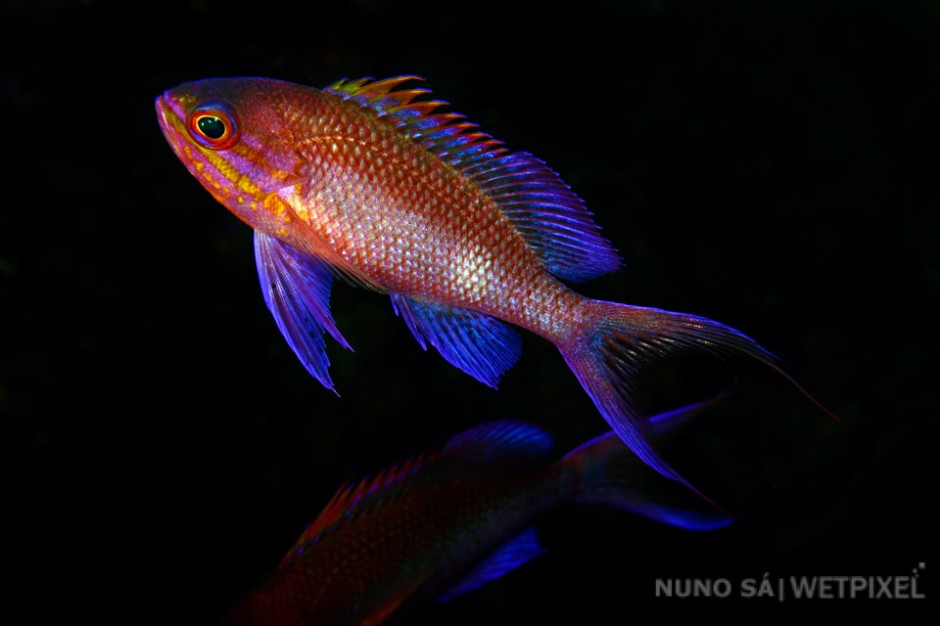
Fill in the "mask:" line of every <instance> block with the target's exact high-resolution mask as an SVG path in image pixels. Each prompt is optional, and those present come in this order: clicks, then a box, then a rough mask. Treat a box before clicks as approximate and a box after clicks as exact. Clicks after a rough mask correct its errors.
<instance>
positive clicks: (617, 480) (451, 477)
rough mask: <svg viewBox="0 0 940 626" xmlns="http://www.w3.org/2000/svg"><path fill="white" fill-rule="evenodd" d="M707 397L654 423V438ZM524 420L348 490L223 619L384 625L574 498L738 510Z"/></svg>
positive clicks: (510, 557) (526, 535) (527, 536)
mask: <svg viewBox="0 0 940 626" xmlns="http://www.w3.org/2000/svg"><path fill="white" fill-rule="evenodd" d="M705 404H706V403H702V404H699V405H692V406H690V407H685V408H683V409H680V410H678V411H675V412H672V413H670V414H668V415H664V416H662V417H659V418H656V419H654V421H653V422H652V424H653V428H654V434H657V435H658V434H660V433H662V432H666V431H667V430H669V429H671V428H672V427H674V426H675V425H676V424H677V423H680V422H681V421H683V420H684V419H686V418H687V417H689V416H690V415H691V414H693V413H694V412H696V411H697V410H699V409H700V408H702V406H704V405H705ZM551 446H552V443H551V437H550V436H549V435H548V434H547V433H545V432H544V431H542V430H540V429H538V428H536V427H534V426H531V425H528V424H526V423H523V422H514V421H501V422H491V423H488V424H483V425H481V426H478V427H476V428H474V429H471V430H469V431H467V432H465V433H463V434H461V435H457V436H456V437H454V438H452V439H451V440H450V441H449V442H447V444H445V445H444V446H442V447H441V448H439V449H437V450H435V451H433V452H430V453H427V454H423V455H419V456H416V457H414V458H411V459H409V460H407V461H405V462H403V463H400V464H398V465H396V466H393V467H390V468H388V469H386V470H384V471H382V472H380V473H378V474H377V475H375V476H374V477H373V478H370V479H366V480H363V481H362V482H359V483H353V484H349V485H348V486H346V487H344V488H341V489H340V490H339V491H338V492H337V493H336V495H335V496H334V497H333V499H332V500H331V501H330V503H329V504H328V505H327V506H326V508H325V509H324V511H323V512H322V513H321V514H320V516H319V517H318V518H317V519H316V520H315V521H314V522H313V523H312V524H310V525H309V526H308V527H307V528H306V530H305V531H304V532H303V534H302V535H301V536H300V538H299V539H298V540H297V542H296V543H295V544H294V546H293V547H292V548H291V549H290V550H289V551H288V553H287V554H286V556H285V557H284V558H283V560H282V561H281V563H280V565H279V567H278V569H277V570H276V571H275V573H274V574H272V575H271V576H270V577H269V579H268V580H266V581H265V582H264V583H263V584H262V585H261V586H260V587H258V588H257V589H256V590H255V591H253V592H252V593H251V594H249V596H248V597H247V598H246V599H245V600H244V601H243V602H241V603H240V604H239V605H237V606H236V607H235V609H234V610H233V611H232V612H231V614H230V615H229V616H228V618H227V621H225V622H224V623H225V624H226V625H227V626H249V625H254V626H260V625H268V626H286V625H292V626H301V625H305V624H317V625H318V626H340V625H352V624H380V623H383V622H384V621H385V620H387V619H388V618H391V617H393V616H394V617H401V616H402V614H404V613H406V612H407V611H408V610H410V609H413V608H414V607H416V606H418V605H420V604H422V603H423V602H427V601H431V600H438V601H444V600H447V599H450V598H452V597H454V596H456V595H460V594H462V593H465V592H468V591H471V590H473V589H475V588H477V587H479V586H481V585H483V584H485V583H486V582H488V581H490V580H493V579H495V578H498V577H500V576H502V575H503V574H505V573H507V572H509V571H511V570H513V569H515V568H516V567H518V566H520V565H522V564H523V563H526V562H527V561H529V560H530V559H532V558H534V557H536V556H538V555H539V554H541V553H542V552H543V551H544V548H543V547H542V546H541V545H540V543H539V540H538V535H537V533H536V531H535V528H534V526H533V524H534V523H535V521H536V520H537V519H538V518H539V517H540V516H541V515H543V514H544V513H545V512H547V511H549V510H551V509H554V508H556V507H559V506H562V505H566V504H570V503H579V502H580V503H594V504H605V505H610V506H615V507H619V508H622V509H624V510H627V511H630V512H633V513H637V514H640V515H643V516H646V517H648V518H650V519H653V520H656V521H659V522H662V523H665V524H669V525H672V526H676V527H681V528H686V529H693V530H711V529H715V528H720V527H722V526H725V525H727V524H728V523H730V521H731V518H730V517H728V516H725V515H721V514H718V513H715V512H713V511H712V510H710V511H708V512H700V511H698V510H696V509H695V508H694V507H693V506H690V507H688V508H686V507H685V502H684V500H690V501H691V502H692V503H694V504H695V505H701V501H699V500H698V499H697V498H695V497H694V496H692V495H691V494H690V492H689V491H688V490H686V489H684V488H682V487H680V486H679V485H677V484H676V483H673V482H670V481H668V480H665V479H663V478H662V477H661V476H659V475H658V474H656V473H655V472H653V471H651V470H650V469H649V468H647V467H645V466H644V465H643V464H642V463H640V462H639V461H638V459H637V458H636V456H635V455H633V454H632V453H631V452H630V450H629V448H627V447H626V446H625V445H624V444H623V443H622V442H621V441H620V439H619V438H618V437H617V435H616V434H615V433H613V432H611V431H608V432H607V434H605V435H601V436H599V437H597V438H595V439H593V440H591V441H589V442H587V443H585V444H583V445H582V446H579V447H578V448H576V449H575V450H573V451H571V452H569V453H568V454H567V455H565V456H564V457H562V458H561V459H559V460H554V459H553V457H552V453H551Z"/></svg>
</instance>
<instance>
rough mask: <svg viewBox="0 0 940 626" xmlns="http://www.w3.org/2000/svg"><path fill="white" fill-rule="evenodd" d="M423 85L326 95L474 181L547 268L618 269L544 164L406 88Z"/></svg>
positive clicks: (350, 84) (367, 82)
mask: <svg viewBox="0 0 940 626" xmlns="http://www.w3.org/2000/svg"><path fill="white" fill-rule="evenodd" d="M410 80H422V79H421V78H419V77H418V76H397V77H394V78H388V79H385V80H380V81H373V79H371V78H360V79H357V80H353V81H348V80H345V79H343V80H340V81H337V82H335V83H333V84H332V85H330V86H329V87H327V88H326V91H328V92H330V93H333V94H336V95H338V96H340V97H342V98H344V99H346V100H350V101H352V102H355V103H356V104H358V105H360V106H362V107H365V108H368V109H371V110H372V111H374V112H375V113H376V114H377V115H378V116H379V117H382V118H384V119H386V120H388V121H389V122H390V123H391V124H392V125H393V126H394V127H395V128H396V130H397V131H398V132H399V133H401V135H402V136H403V137H405V138H406V139H409V140H412V141H415V142H417V143H418V144H420V145H421V146H422V147H424V148H425V149H427V150H429V151H430V152H432V153H434V154H436V155H437V156H438V157H440V158H441V159H442V160H443V161H445V162H446V163H448V164H450V165H451V166H452V167H453V168H455V169H456V170H458V171H460V172H461V173H462V174H463V175H465V176H467V177H468V178H470V179H471V180H473V181H474V182H475V183H476V184H477V185H479V187H480V189H481V190H482V191H483V192H484V193H485V194H486V195H487V196H488V197H489V198H490V199H492V200H493V201H494V202H496V203H497V204H498V205H499V207H500V208H501V209H502V210H503V212H504V213H505V215H506V216H507V217H508V218H509V219H510V220H512V222H513V224H515V226H516V228H517V229H518V230H519V232H520V233H521V234H522V236H523V237H524V238H525V239H526V241H527V242H528V243H529V245H530V246H531V247H532V248H533V250H535V252H536V253H537V254H538V256H539V258H540V259H541V260H542V262H543V263H544V264H545V267H546V269H547V270H548V271H549V272H551V273H553V274H555V275H556V276H558V277H560V278H564V279H567V280H570V281H573V282H578V281H581V280H587V279H589V278H595V277H597V276H600V275H602V274H606V273H607V272H610V271H612V270H615V269H617V268H618V267H619V266H620V258H619V257H618V255H617V252H616V251H615V250H614V248H613V247H612V246H611V245H610V243H609V242H608V241H607V239H605V238H604V237H603V236H602V235H601V233H600V228H599V227H598V226H597V225H596V224H595V223H594V220H593V218H592V216H591V213H590V212H589V211H588V210H587V208H586V207H585V206H584V203H583V202H582V201H581V199H580V198H579V197H578V196H577V195H576V194H575V193H574V192H573V191H571V189H570V188H569V187H568V185H566V184H565V183H564V182H563V181H562V180H561V178H559V177H558V174H556V173H555V172H554V171H552V170H551V169H550V168H549V167H548V166H547V165H545V163H544V162H543V161H541V160H539V159H537V158H535V157H533V156H532V155H531V154H528V153H525V152H509V151H508V150H507V149H506V148H504V147H503V144H502V142H501V141H498V140H496V139H494V138H493V137H491V136H490V135H488V134H486V133H482V132H478V131H475V130H474V129H476V128H477V125H476V124H473V123H471V122H468V121H466V119H465V117H464V116H463V115H461V114H459V113H435V111H436V110H437V109H438V108H439V107H441V106H444V105H446V104H447V103H446V102H444V101H442V100H419V101H417V102H416V101H414V100H415V98H417V97H418V96H423V95H426V94H429V93H430V91H428V90H427V89H401V90H397V91H396V88H397V87H399V86H400V85H401V84H402V83H405V82H407V81H410Z"/></svg>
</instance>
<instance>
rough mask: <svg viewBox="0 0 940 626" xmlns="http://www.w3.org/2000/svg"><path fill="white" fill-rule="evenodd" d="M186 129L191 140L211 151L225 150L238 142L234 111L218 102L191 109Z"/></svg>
mask: <svg viewBox="0 0 940 626" xmlns="http://www.w3.org/2000/svg"><path fill="white" fill-rule="evenodd" d="M187 127H188V128H189V134H190V135H192V137H193V139H195V140H196V141H197V142H199V143H200V144H201V145H203V146H205V147H207V148H211V149H213V150H225V149H226V148H230V147H231V146H232V145H234V144H235V142H236V141H238V122H237V121H236V119H235V111H233V110H232V107H231V106H229V105H228V104H227V103H225V102H221V101H218V100H215V101H212V102H204V103H202V104H200V105H199V106H197V107H196V108H195V109H193V111H192V113H190V114H189V121H188V123H187Z"/></svg>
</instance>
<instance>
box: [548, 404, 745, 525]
mask: <svg viewBox="0 0 940 626" xmlns="http://www.w3.org/2000/svg"><path fill="white" fill-rule="evenodd" d="M722 397H724V396H723V395H720V396H717V397H716V398H713V399H711V400H706V401H704V402H699V403H697V404H691V405H688V406H685V407H682V408H680V409H676V410H675V411H669V412H668V413H663V414H661V415H657V416H654V417H652V418H650V420H649V422H650V423H651V425H652V430H651V434H652V435H653V436H654V437H655V438H657V439H660V438H662V436H663V435H664V434H666V433H667V432H668V431H669V430H671V429H672V428H673V427H675V426H677V425H679V424H681V423H683V422H684V421H686V420H687V419H688V418H690V417H691V416H692V415H694V414H696V413H698V412H699V411H701V410H703V409H704V408H706V407H708V406H711V405H712V404H714V403H715V402H717V401H719V400H720V399H721V398H722ZM561 462H562V463H563V464H565V465H568V466H569V467H571V468H572V469H573V470H574V471H576V472H577V473H578V475H580V476H581V484H580V487H579V492H578V495H577V496H576V500H577V501H579V502H582V503H586V504H604V505H607V506H613V507H616V508H619V509H624V510H626V511H630V512H632V513H636V514H638V515H642V516H644V517H648V518H650V519H653V520H656V521H657V522H662V523H664V524H669V525H670V526H677V527H679V528H685V529H689V530H714V529H716V528H721V527H723V526H727V525H728V524H730V523H731V522H732V521H733V519H734V518H733V517H732V516H731V515H728V514H726V513H716V512H715V511H714V510H713V509H709V510H708V511H707V512H706V511H703V510H701V509H696V508H695V507H696V506H699V507H700V506H701V500H700V499H699V498H698V497H694V495H693V494H694V492H693V490H690V489H688V488H686V487H685V486H683V485H681V484H679V483H677V482H674V481H672V480H667V479H666V478H664V477H663V476H660V475H659V474H658V473H656V472H653V471H650V469H648V468H646V467H645V466H644V465H643V463H642V462H641V461H640V459H639V458H638V457H637V456H636V455H635V454H634V453H633V452H632V451H631V450H630V449H629V448H628V447H627V446H626V445H625V444H624V443H623V442H622V441H621V440H620V437H619V436H618V435H617V433H615V432H613V431H610V432H607V433H606V434H603V435H601V436H599V437H596V438H594V439H592V440H591V441H588V442H586V443H584V444H582V445H581V446H579V447H577V448H575V449H574V450H572V451H571V452H569V453H568V454H567V455H565V457H564V458H563V459H562V461H561Z"/></svg>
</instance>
